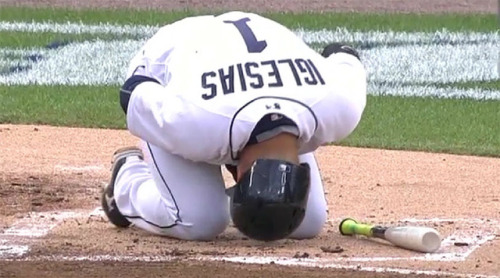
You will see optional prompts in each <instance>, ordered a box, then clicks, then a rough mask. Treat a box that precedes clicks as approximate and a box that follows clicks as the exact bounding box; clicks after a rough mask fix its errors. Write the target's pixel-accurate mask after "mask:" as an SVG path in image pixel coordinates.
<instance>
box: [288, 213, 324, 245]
mask: <svg viewBox="0 0 500 278" xmlns="http://www.w3.org/2000/svg"><path fill="white" fill-rule="evenodd" d="M327 217H328V213H327V211H326V208H325V209H314V210H311V211H309V213H307V212H306V217H304V220H303V221H302V223H301V224H300V226H299V227H298V228H297V230H295V231H294V232H293V233H292V234H291V236H290V237H291V238H295V239H306V238H313V237H316V236H318V235H319V234H320V233H321V231H322V230H323V227H324V226H325V222H326V219H327Z"/></svg>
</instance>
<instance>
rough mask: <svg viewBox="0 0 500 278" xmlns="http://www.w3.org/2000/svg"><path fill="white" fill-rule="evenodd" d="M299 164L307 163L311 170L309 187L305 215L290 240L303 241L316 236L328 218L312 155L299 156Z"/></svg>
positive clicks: (316, 165) (317, 171)
mask: <svg viewBox="0 0 500 278" xmlns="http://www.w3.org/2000/svg"><path fill="white" fill-rule="evenodd" d="M299 159H300V163H304V162H306V163H308V164H309V167H310V168H311V187H310V190H309V197H308V200H307V207H306V215H305V217H304V220H303V221H302V223H301V224H300V225H299V227H298V228H297V229H296V230H295V231H294V232H293V233H292V234H291V235H290V237H291V238H297V239H303V238H312V237H315V236H317V235H318V234H319V233H320V232H321V230H322V228H323V226H324V224H325V222H326V219H327V216H328V213H327V209H328V208H327V204H326V199H325V193H324V189H323V182H322V180H321V174H320V171H319V168H318V164H317V163H316V159H315V158H314V154H313V153H307V154H303V155H301V156H299Z"/></svg>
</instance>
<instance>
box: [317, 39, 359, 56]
mask: <svg viewBox="0 0 500 278" xmlns="http://www.w3.org/2000/svg"><path fill="white" fill-rule="evenodd" d="M339 52H342V53H347V54H351V55H353V56H354V57H356V58H358V60H361V59H360V58H359V53H358V51H357V50H356V49H354V48H353V47H352V46H349V45H345V44H340V43H335V42H334V43H331V44H329V45H327V46H326V47H325V48H324V49H323V52H321V55H322V56H323V57H325V58H328V57H330V55H332V54H335V53H339Z"/></svg>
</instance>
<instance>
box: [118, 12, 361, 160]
mask: <svg viewBox="0 0 500 278" xmlns="http://www.w3.org/2000/svg"><path fill="white" fill-rule="evenodd" d="M131 75H144V76H148V77H151V78H154V79H155V80H157V81H158V82H159V83H160V84H161V85H158V84H156V83H154V82H145V83H142V84H140V85H138V86H137V88H136V89H135V90H134V92H133V93H132V96H131V98H130V102H129V104H128V112H127V125H128V129H129V130H130V132H131V133H132V134H134V135H136V136H138V137H140V138H142V139H143V140H145V141H148V142H150V143H152V144H154V145H156V146H159V147H161V148H163V149H165V150H166V151H168V152H170V153H172V154H176V155H179V156H181V157H183V158H186V159H189V160H192V161H199V162H207V163H210V164H235V163H236V161H237V159H238V153H239V151H241V150H242V149H243V148H244V147H245V145H246V144H247V143H248V140H249V138H250V134H251V133H252V131H253V130H254V127H255V126H256V124H257V122H258V121H259V120H260V119H261V118H262V117H263V116H265V115H267V114H273V113H275V114H276V115H280V114H281V115H285V116H286V117H288V118H289V119H291V120H292V121H293V122H294V123H295V124H296V126H297V136H298V140H299V145H300V150H299V151H300V153H301V154H304V153H308V152H311V151H314V150H315V149H316V148H318V147H319V146H320V145H323V144H326V143H330V142H335V141H338V140H340V139H343V138H344V137H346V136H347V135H349V134H350V133H351V132H352V131H353V130H354V128H355V127H356V126H357V124H358V122H359V120H360V118H361V115H362V112H363V110H364V107H365V103H366V74H365V70H364V68H363V66H362V64H361V63H360V61H359V60H358V59H357V58H355V57H354V56H352V55H349V54H345V53H338V54H334V55H332V56H330V57H329V58H324V57H322V56H321V55H319V54H318V53H317V52H316V51H315V50H313V49H311V48H310V47H309V46H308V45H307V44H305V43H304V42H303V41H302V40H301V38H299V37H297V35H296V34H294V33H293V32H291V31H290V30H288V29H287V28H285V27H284V26H282V25H280V24H278V23H276V22H274V21H271V20H269V19H266V18H263V17H260V16H258V15H255V14H249V13H242V12H231V13H226V14H222V15H219V16H199V17H192V18H187V19H184V20H181V21H178V22H175V23H173V24H170V25H167V26H165V27H163V28H161V29H160V30H159V31H158V32H157V34H155V35H154V36H153V37H152V38H151V39H150V40H148V41H147V42H146V44H145V45H144V46H143V47H142V48H141V49H140V51H139V53H138V54H137V55H136V56H135V57H134V58H133V60H132V62H131V64H130V68H129V71H128V76H131Z"/></svg>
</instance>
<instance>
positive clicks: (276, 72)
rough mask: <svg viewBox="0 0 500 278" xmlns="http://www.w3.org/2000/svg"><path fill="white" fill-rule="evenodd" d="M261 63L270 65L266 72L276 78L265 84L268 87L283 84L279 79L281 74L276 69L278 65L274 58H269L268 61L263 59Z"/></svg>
mask: <svg viewBox="0 0 500 278" xmlns="http://www.w3.org/2000/svg"><path fill="white" fill-rule="evenodd" d="M260 64H261V65H270V66H271V68H272V69H273V70H272V71H270V72H269V73H268V75H269V77H274V79H275V80H276V81H275V82H274V83H268V84H267V86H269V87H282V86H283V81H281V75H280V72H279V71H278V67H277V66H276V61H275V60H269V61H263V62H261V63H260Z"/></svg>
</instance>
